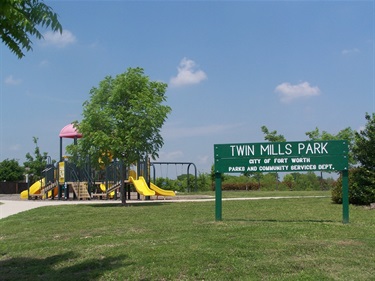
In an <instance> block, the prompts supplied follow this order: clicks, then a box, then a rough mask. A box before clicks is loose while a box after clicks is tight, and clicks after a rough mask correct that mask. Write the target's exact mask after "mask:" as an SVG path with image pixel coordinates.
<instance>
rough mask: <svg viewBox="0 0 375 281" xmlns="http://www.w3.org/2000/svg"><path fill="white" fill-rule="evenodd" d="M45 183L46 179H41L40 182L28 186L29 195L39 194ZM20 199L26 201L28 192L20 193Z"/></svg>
mask: <svg viewBox="0 0 375 281" xmlns="http://www.w3.org/2000/svg"><path fill="white" fill-rule="evenodd" d="M45 181H46V179H45V178H42V179H41V180H38V181H36V182H34V183H33V184H32V185H31V186H30V195H32V194H39V193H40V189H41V188H42V186H44V185H45ZM20 196H21V199H27V197H28V192H27V189H26V190H24V191H22V192H21V194H20Z"/></svg>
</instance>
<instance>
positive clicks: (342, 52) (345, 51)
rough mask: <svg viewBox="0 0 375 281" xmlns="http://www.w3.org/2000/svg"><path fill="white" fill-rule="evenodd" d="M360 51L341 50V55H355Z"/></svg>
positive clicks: (355, 49)
mask: <svg viewBox="0 0 375 281" xmlns="http://www.w3.org/2000/svg"><path fill="white" fill-rule="evenodd" d="M359 52H360V51H359V49H357V48H353V49H345V50H342V51H341V54H342V55H344V56H345V55H351V54H357V53H359Z"/></svg>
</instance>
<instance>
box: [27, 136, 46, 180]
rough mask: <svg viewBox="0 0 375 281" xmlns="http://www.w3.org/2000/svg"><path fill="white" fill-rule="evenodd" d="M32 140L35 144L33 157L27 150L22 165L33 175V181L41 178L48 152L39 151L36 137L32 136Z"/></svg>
mask: <svg viewBox="0 0 375 281" xmlns="http://www.w3.org/2000/svg"><path fill="white" fill-rule="evenodd" d="M33 142H34V144H35V150H34V157H33V156H32V155H31V154H30V153H29V152H28V153H27V154H26V160H27V161H26V162H24V163H23V165H24V166H25V168H27V169H28V173H29V174H30V175H33V179H34V181H37V180H39V179H41V178H42V172H43V170H44V169H45V168H46V166H47V158H48V153H47V152H43V153H41V152H40V148H39V146H38V138H37V137H33Z"/></svg>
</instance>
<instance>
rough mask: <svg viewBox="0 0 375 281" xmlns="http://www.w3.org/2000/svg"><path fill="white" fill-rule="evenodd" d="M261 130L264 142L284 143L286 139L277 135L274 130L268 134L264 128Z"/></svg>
mask: <svg viewBox="0 0 375 281" xmlns="http://www.w3.org/2000/svg"><path fill="white" fill-rule="evenodd" d="M261 130H262V132H263V134H264V135H265V136H264V139H265V140H266V141H270V142H285V141H286V139H285V137H284V136H283V135H277V131H276V130H275V131H272V132H270V131H269V130H268V128H267V127H266V126H262V127H261Z"/></svg>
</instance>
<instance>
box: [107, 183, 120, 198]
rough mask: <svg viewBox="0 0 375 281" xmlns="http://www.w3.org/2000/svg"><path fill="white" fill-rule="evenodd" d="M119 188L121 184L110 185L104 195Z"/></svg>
mask: <svg viewBox="0 0 375 281" xmlns="http://www.w3.org/2000/svg"><path fill="white" fill-rule="evenodd" d="M120 186H121V182H118V183H116V184H114V185H112V186H111V187H110V188H108V189H107V191H106V194H107V195H108V194H110V193H111V192H112V191H115V190H116V189H117V188H119V187H120Z"/></svg>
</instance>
